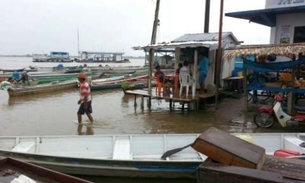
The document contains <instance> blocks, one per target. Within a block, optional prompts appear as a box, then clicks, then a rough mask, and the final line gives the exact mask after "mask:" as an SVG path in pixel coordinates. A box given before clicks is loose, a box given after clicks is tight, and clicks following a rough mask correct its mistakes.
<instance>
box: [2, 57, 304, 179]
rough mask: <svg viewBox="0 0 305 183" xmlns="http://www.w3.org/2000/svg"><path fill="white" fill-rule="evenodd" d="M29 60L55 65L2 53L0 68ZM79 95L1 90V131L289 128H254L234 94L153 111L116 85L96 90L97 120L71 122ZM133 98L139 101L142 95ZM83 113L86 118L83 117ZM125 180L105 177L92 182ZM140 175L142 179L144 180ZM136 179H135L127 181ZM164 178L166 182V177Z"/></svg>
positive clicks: (158, 103) (162, 104) (161, 104)
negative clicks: (204, 105) (185, 108)
mask: <svg viewBox="0 0 305 183" xmlns="http://www.w3.org/2000/svg"><path fill="white" fill-rule="evenodd" d="M142 63H144V60H142V59H134V60H131V64H134V65H141V64H142ZM68 64H71V65H72V64H74V65H75V64H76V63H68ZM68 64H66V65H68ZM29 65H36V66H37V65H39V66H56V65H57V64H56V63H45V64H44V63H35V64H34V63H33V62H31V58H7V57H0V68H22V67H26V66H29ZM121 65H123V64H121ZM78 97H79V96H78V90H77V89H71V90H65V91H60V92H55V93H47V94H41V95H32V96H23V97H12V98H10V97H9V96H8V94H7V92H6V91H2V90H0V135H1V136H17V135H76V134H78V135H99V134H149V133H201V132H203V131H205V130H206V129H208V128H209V127H211V126H214V127H217V128H220V129H222V130H225V131H227V132H249V133H251V132H278V131H289V130H287V129H282V128H280V127H278V128H274V129H268V130H262V129H258V128H256V127H255V125H253V123H252V122H251V120H249V119H245V118H244V117H243V115H242V113H241V111H242V109H243V103H242V102H241V101H240V100H238V99H224V100H223V102H222V103H221V105H220V109H218V110H217V111H214V110H211V109H201V110H199V111H191V112H184V113H183V112H181V111H180V110H175V111H169V104H168V102H166V101H164V100H152V108H151V110H149V109H148V108H147V107H146V106H145V108H144V110H141V108H140V105H138V107H137V108H134V97H133V96H129V95H124V93H123V92H122V91H121V90H120V89H118V90H109V91H94V92H93V93H92V97H93V100H92V107H93V117H94V119H95V122H96V124H95V125H93V126H92V127H88V126H78V125H77V124H76V123H75V120H76V119H77V116H76V112H77V110H78V105H77V101H78ZM137 102H138V104H139V103H140V98H139V99H138V100H137ZM145 104H146V101H145ZM177 107H179V104H177ZM83 117H84V119H87V118H86V116H83ZM232 120H233V121H235V122H232ZM294 130H295V129H294ZM297 131H299V130H298V129H297ZM92 180H93V179H92ZM103 180H104V181H103ZM110 180H111V181H110ZM124 180H125V179H116V178H110V179H109V178H105V179H94V180H93V181H95V182H105V181H106V182H119V181H120V182H122V181H124ZM126 180H127V179H126ZM141 180H142V179H141ZM141 180H140V182H143V180H142V181H141ZM135 181H136V180H134V179H133V180H131V181H128V182H135ZM164 181H165V182H168V180H164ZM124 182H125V181H124ZM158 182H162V181H158ZM175 182H177V180H175Z"/></svg>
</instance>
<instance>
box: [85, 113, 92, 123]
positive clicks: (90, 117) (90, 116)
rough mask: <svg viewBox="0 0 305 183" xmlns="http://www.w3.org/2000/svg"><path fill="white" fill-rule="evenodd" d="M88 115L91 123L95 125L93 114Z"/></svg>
mask: <svg viewBox="0 0 305 183" xmlns="http://www.w3.org/2000/svg"><path fill="white" fill-rule="evenodd" d="M86 114H87V116H88V118H89V120H90V122H91V123H93V121H94V120H93V117H92V115H91V113H86Z"/></svg>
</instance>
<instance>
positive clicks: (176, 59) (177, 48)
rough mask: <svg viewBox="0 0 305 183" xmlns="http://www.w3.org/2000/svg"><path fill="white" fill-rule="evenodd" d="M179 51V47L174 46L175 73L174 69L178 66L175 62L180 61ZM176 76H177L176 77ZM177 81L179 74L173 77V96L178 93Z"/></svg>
mask: <svg viewBox="0 0 305 183" xmlns="http://www.w3.org/2000/svg"><path fill="white" fill-rule="evenodd" d="M180 53H181V49H180V48H179V47H176V48H175V70H174V72H175V74H176V69H177V68H178V65H177V63H178V62H180ZM177 77H178V78H177ZM178 83H179V76H175V79H174V92H173V94H174V96H177V95H178V93H179V92H178V91H179V88H178Z"/></svg>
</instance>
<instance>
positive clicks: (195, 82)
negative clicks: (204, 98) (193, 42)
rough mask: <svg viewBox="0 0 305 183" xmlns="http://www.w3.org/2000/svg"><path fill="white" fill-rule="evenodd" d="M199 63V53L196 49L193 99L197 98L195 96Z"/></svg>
mask: <svg viewBox="0 0 305 183" xmlns="http://www.w3.org/2000/svg"><path fill="white" fill-rule="evenodd" d="M197 62H198V51H197V49H195V52H194V70H193V85H192V98H195V95H196V84H197Z"/></svg>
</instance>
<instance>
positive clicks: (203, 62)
mask: <svg viewBox="0 0 305 183" xmlns="http://www.w3.org/2000/svg"><path fill="white" fill-rule="evenodd" d="M209 63H210V61H209V59H208V58H207V57H205V56H204V55H203V54H200V55H199V67H198V72H199V84H200V92H199V93H204V91H205V90H204V81H205V78H206V77H207V74H208V70H209Z"/></svg>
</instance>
